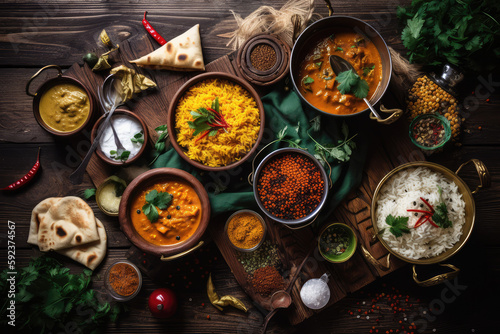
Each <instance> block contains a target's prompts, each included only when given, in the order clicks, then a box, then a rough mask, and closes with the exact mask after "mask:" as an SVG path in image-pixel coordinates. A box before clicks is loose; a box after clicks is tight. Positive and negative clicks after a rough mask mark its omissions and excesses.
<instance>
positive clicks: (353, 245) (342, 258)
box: [318, 223, 358, 263]
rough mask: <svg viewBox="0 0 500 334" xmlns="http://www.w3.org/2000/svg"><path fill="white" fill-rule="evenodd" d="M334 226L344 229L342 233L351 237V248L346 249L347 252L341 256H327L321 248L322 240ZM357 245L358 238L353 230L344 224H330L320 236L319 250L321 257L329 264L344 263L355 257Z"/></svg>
mask: <svg viewBox="0 0 500 334" xmlns="http://www.w3.org/2000/svg"><path fill="white" fill-rule="evenodd" d="M332 226H336V227H338V228H340V229H342V231H343V232H344V233H346V234H347V236H348V237H349V246H348V247H347V248H346V250H345V251H344V252H343V253H342V254H339V255H332V254H326V253H325V252H323V250H322V247H321V243H322V238H323V236H324V233H326V231H327V230H328V229H329V228H330V227H332ZM357 245H358V238H357V237H356V234H355V233H354V231H353V230H352V228H351V227H349V226H348V225H346V224H342V223H333V224H329V225H327V226H325V227H324V228H323V229H322V230H321V232H320V234H319V239H318V250H319V253H320V254H321V256H322V257H323V258H324V259H325V260H327V261H328V262H332V263H342V262H345V261H347V260H349V259H350V258H351V257H352V256H353V255H354V252H356V247H357Z"/></svg>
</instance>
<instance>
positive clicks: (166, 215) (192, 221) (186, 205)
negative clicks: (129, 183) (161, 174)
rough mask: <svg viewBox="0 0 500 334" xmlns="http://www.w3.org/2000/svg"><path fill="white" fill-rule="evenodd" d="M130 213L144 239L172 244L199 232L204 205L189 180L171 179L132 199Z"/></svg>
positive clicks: (134, 225) (152, 242)
mask: <svg viewBox="0 0 500 334" xmlns="http://www.w3.org/2000/svg"><path fill="white" fill-rule="evenodd" d="M153 206H154V208H153ZM155 210H156V212H157V214H156V213H155V212H154V211H155ZM129 213H130V218H131V221H132V224H133V227H134V229H135V230H136V231H137V233H138V234H139V235H140V236H141V237H142V238H143V239H144V240H146V241H147V242H149V243H151V244H154V245H158V246H170V245H175V244H178V243H181V242H184V241H186V240H188V239H189V238H190V237H191V236H192V235H193V234H194V233H195V231H196V230H197V229H198V227H199V225H200V221H201V217H202V205H201V201H200V198H199V197H198V194H197V193H196V191H195V190H194V189H193V187H191V186H190V185H189V184H188V183H187V182H185V181H179V180H169V181H165V182H160V183H156V184H154V185H152V186H149V187H146V188H145V189H143V190H142V191H140V192H139V193H138V196H136V197H135V198H134V199H133V200H132V205H131V206H130V212H129Z"/></svg>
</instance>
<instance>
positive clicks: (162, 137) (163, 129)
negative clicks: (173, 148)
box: [149, 124, 168, 166]
mask: <svg viewBox="0 0 500 334" xmlns="http://www.w3.org/2000/svg"><path fill="white" fill-rule="evenodd" d="M155 131H156V133H158V139H157V140H156V142H155V151H156V155H155V157H154V159H153V161H151V162H150V163H149V166H151V165H152V164H153V163H154V162H155V161H156V159H158V157H159V156H160V155H161V154H162V153H163V152H164V151H165V148H166V147H167V144H166V140H167V138H168V128H167V124H163V125H160V126H158V127H157V128H155Z"/></svg>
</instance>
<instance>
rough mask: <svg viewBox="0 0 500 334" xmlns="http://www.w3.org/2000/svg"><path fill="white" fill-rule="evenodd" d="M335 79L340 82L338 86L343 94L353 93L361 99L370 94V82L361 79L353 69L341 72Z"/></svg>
mask: <svg viewBox="0 0 500 334" xmlns="http://www.w3.org/2000/svg"><path fill="white" fill-rule="evenodd" d="M335 80H336V81H337V82H338V83H339V85H338V87H337V88H338V89H339V91H340V93H341V94H349V93H352V94H354V96H356V97H357V98H359V99H363V98H365V97H367V96H368V90H369V87H368V82H366V80H364V79H361V78H360V77H359V75H358V74H357V73H356V72H354V70H352V69H350V70H349V71H344V72H340V73H339V74H338V75H337V77H336V78H335Z"/></svg>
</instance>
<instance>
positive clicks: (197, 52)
mask: <svg viewBox="0 0 500 334" xmlns="http://www.w3.org/2000/svg"><path fill="white" fill-rule="evenodd" d="M130 62H131V63H134V64H137V65H139V66H141V67H150V68H156V69H167V70H174V71H176V70H177V71H196V70H202V71H203V70H205V63H204V62H203V53H202V49H201V39H200V25H199V24H197V25H195V26H194V27H192V28H191V29H189V30H188V31H186V32H185V33H183V34H182V35H180V36H177V37H176V38H174V39H173V40H171V41H169V42H167V43H166V44H165V45H163V46H162V47H161V48H159V49H156V50H155V51H153V52H151V53H150V54H148V55H145V56H144V57H142V58H139V59H136V60H132V61H130Z"/></svg>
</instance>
